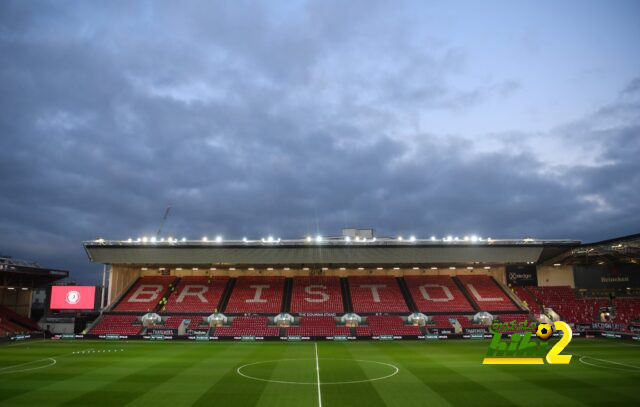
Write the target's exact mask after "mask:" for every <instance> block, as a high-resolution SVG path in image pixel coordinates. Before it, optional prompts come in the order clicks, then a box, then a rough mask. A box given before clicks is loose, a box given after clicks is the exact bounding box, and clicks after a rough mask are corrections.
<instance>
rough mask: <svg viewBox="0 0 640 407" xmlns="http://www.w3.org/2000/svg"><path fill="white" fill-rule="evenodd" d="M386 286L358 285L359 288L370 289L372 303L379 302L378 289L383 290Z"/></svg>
mask: <svg viewBox="0 0 640 407" xmlns="http://www.w3.org/2000/svg"><path fill="white" fill-rule="evenodd" d="M386 286H387V285H386V284H362V285H360V288H370V289H371V296H372V297H373V302H380V293H379V292H378V288H383V287H386Z"/></svg>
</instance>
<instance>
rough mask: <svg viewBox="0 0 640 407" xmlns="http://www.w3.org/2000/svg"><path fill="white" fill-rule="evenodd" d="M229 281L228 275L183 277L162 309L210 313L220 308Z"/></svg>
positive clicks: (166, 310) (165, 310)
mask: <svg viewBox="0 0 640 407" xmlns="http://www.w3.org/2000/svg"><path fill="white" fill-rule="evenodd" d="M228 281H229V278H228V277H191V276H189V277H182V278H181V279H180V282H179V283H178V286H177V287H176V289H175V290H174V291H173V293H172V294H171V295H170V296H169V299H168V302H167V305H166V306H165V307H164V309H163V310H162V311H164V312H189V313H191V312H203V313H209V314H210V313H212V312H214V311H215V310H216V309H217V308H218V304H219V303H220V298H221V297H222V293H224V289H225V287H226V285H227V282H228Z"/></svg>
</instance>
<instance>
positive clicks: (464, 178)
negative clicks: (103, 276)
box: [0, 0, 640, 282]
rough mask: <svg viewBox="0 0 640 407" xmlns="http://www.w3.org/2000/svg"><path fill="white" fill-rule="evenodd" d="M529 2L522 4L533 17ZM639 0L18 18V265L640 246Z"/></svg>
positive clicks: (7, 91)
mask: <svg viewBox="0 0 640 407" xmlns="http://www.w3.org/2000/svg"><path fill="white" fill-rule="evenodd" d="M516 3H517V4H516ZM638 21H640V3H639V2H637V1H614V2H604V1H583V0H580V1H546V2H545V1H530V2H513V1H504V2H461V3H458V2H453V1H446V2H445V1H435V2H425V1H417V2H396V1H388V2H377V1H317V2H316V1H312V2H306V1H291V2H244V1H225V2H214V1H204V2H193V1H187V2H167V3H163V2H160V1H136V2H132V1H122V2H117V1H110V2H91V1H89V2H87V1H80V2H72V1H65V2H60V1H57V2H43V1H29V2H27V1H8V0H4V1H1V2H0V151H1V152H2V158H1V159H0V253H4V254H7V255H12V256H14V257H20V258H27V259H33V260H37V261H39V262H40V263H41V264H43V265H47V266H49V267H59V268H68V269H70V270H71V271H72V275H73V277H74V279H76V280H78V281H82V282H96V281H97V276H98V275H99V272H98V270H100V269H101V267H100V266H99V265H92V264H90V263H89V262H88V261H87V260H86V255H85V253H84V250H83V249H82V246H81V242H82V241H83V240H88V239H94V238H96V237H99V236H100V237H104V238H108V239H126V238H128V237H134V238H135V237H137V236H143V235H154V234H155V232H156V231H157V229H158V227H159V226H160V222H161V218H162V215H163V213H164V210H165V208H166V207H167V206H168V205H171V206H172V208H173V209H172V214H171V217H170V218H169V220H168V221H167V223H166V225H165V227H164V233H163V234H164V235H172V236H177V237H182V236H186V237H188V238H200V237H202V236H203V235H207V236H215V235H218V234H220V235H222V236H224V237H225V238H241V237H243V236H247V237H249V238H260V237H263V236H267V235H269V234H271V235H274V236H279V237H282V238H298V237H302V236H305V235H306V234H308V233H314V234H315V233H322V234H326V235H329V234H337V233H339V230H340V228H342V227H373V228H375V229H376V230H377V233H378V234H379V235H390V236H396V235H399V234H402V235H409V234H415V235H417V236H431V235H437V236H443V235H447V234H453V235H460V236H462V235H464V234H473V233H475V234H479V235H482V236H491V237H494V238H501V237H516V238H519V237H524V236H534V237H539V238H574V239H579V240H583V241H594V240H599V239H605V238H609V237H614V236H619V235H625V234H631V233H637V232H640V24H638Z"/></svg>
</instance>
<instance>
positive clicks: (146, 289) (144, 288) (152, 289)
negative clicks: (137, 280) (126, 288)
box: [127, 284, 162, 302]
mask: <svg viewBox="0 0 640 407" xmlns="http://www.w3.org/2000/svg"><path fill="white" fill-rule="evenodd" d="M160 291H162V286H161V285H160V284H140V287H138V289H137V290H136V292H135V293H133V295H132V296H131V297H129V299H128V300H127V302H151V301H153V300H155V299H156V298H158V294H160ZM141 295H144V296H147V295H150V297H149V298H138V297H140V296H141Z"/></svg>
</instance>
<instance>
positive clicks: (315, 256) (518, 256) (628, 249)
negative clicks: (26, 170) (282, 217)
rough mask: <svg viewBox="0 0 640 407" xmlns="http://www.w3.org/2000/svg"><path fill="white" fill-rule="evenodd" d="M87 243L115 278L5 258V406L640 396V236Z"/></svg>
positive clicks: (351, 232)
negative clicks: (81, 275) (39, 302)
mask: <svg viewBox="0 0 640 407" xmlns="http://www.w3.org/2000/svg"><path fill="white" fill-rule="evenodd" d="M84 248H85V250H86V253H87V255H88V257H89V259H90V260H91V261H93V262H97V263H100V264H103V265H104V274H103V281H104V285H103V286H102V287H93V286H75V285H58V284H57V283H56V282H55V281H56V280H59V279H60V278H62V277H64V276H66V274H67V272H65V271H60V270H58V271H56V270H45V269H42V268H39V269H38V268H36V267H35V265H29V264H24V263H19V262H15V261H10V260H7V261H5V264H4V267H3V268H2V273H1V274H2V278H3V287H2V288H3V290H1V293H2V295H3V296H2V319H1V320H0V321H1V323H2V325H1V326H2V330H3V332H4V334H5V341H4V343H3V345H1V346H0V354H1V357H0V362H1V363H2V366H1V367H0V375H2V381H0V403H2V405H140V406H142V405H163V406H175V405H194V406H200V405H203V406H204V405H229V406H245V405H260V406H278V405H305V406H316V405H317V406H322V405H326V406H350V405H355V404H358V403H361V404H367V405H376V406H377V405H380V406H422V405H533V404H538V403H554V402H558V401H560V402H562V403H567V404H569V405H574V404H575V405H583V404H587V405H603V404H606V405H637V404H638V402H639V401H640V393H638V391H637V385H638V383H640V352H639V348H638V346H640V266H639V265H638V261H639V254H640V235H633V236H626V237H621V238H617V239H613V240H608V241H602V242H596V243H589V244H584V243H581V242H579V241H575V240H540V239H534V238H525V239H519V240H501V239H492V238H484V237H478V236H464V237H453V236H447V237H442V238H437V237H435V236H434V237H430V238H427V239H422V238H417V237H414V236H406V237H401V236H398V237H393V238H390V237H378V236H376V235H375V233H374V231H373V230H372V229H344V230H343V231H342V234H341V235H339V236H306V237H304V238H302V239H299V240H281V239H278V238H274V237H266V238H261V239H258V240H249V239H246V238H245V239H241V240H223V239H221V238H214V239H207V238H203V239H200V240H187V239H175V238H173V237H167V238H148V237H142V238H139V239H127V240H122V241H114V240H105V239H96V240H93V241H88V242H84ZM38 287H39V288H42V287H44V288H45V292H46V296H47V307H46V308H47V309H46V311H45V313H44V315H43V316H42V318H41V320H40V321H39V323H38V324H35V323H34V322H33V321H31V320H30V319H29V318H28V316H29V315H28V314H26V313H25V311H26V310H27V307H26V306H25V304H27V303H28V300H27V299H28V298H30V297H32V296H33V294H32V293H33V291H34V290H35V289H36V288H38ZM15 305H18V306H17V307H16V306H15ZM556 321H563V322H565V323H566V324H568V325H569V326H570V332H571V334H570V335H567V332H566V331H564V330H563V329H561V326H559V325H558V323H557V322H556ZM69 322H71V324H70V325H71V326H72V327H73V329H70V330H69V329H67V330H66V331H65V329H64V327H65V326H67V325H69V324H68V323H69ZM82 322H84V324H83V323H82ZM545 324H549V325H545ZM554 324H555V327H554V328H552V329H550V330H549V332H548V333H549V334H551V333H552V332H553V336H551V337H550V338H549V339H546V337H543V336H540V335H538V336H540V337H539V338H538V337H536V333H539V331H540V329H537V330H536V329H535V328H536V327H538V328H539V327H542V326H548V327H550V328H551V326H553V325H554ZM532 328H533V329H532ZM528 329H529V330H530V332H531V333H529V334H527V333H526V332H524V331H527V330H528ZM536 331H537V332H536ZM61 332H64V333H61ZM514 334H516V335H518V336H516V337H514ZM521 334H524V335H521ZM498 335H503V336H502V337H500V336H498ZM520 335H521V336H524V337H525V338H526V340H528V341H529V342H530V343H529V344H528V346H529V347H532V346H533V350H532V351H531V352H528V353H526V351H527V349H524V348H527V346H526V345H525V344H524V341H525V339H523V343H521V344H520V347H518V349H517V350H516V347H517V343H518V341H519V340H520V339H519V338H520ZM496 337H497V339H496ZM509 338H510V342H509ZM567 339H568V341H569V342H568V343H565V344H563V346H564V348H563V349H562V350H561V353H560V355H557V356H560V357H567V356H566V355H571V356H570V357H569V358H570V360H569V361H568V363H559V364H557V363H554V361H553V359H551V358H550V357H549V356H548V355H549V354H551V352H549V353H547V357H546V360H545V361H543V358H544V353H545V352H547V351H549V349H550V348H552V347H554V346H555V345H556V344H558V343H559V342H561V341H563V340H567ZM543 341H545V342H544V343H543ZM507 342H509V349H507V348H506V345H507ZM547 342H548V343H549V345H548V346H547V347H546V349H542V348H543V347H542V346H540V344H544V345H547ZM514 344H515V345H514ZM500 345H504V346H502V347H500ZM512 345H513V348H512ZM536 345H537V346H538V347H539V348H540V351H539V352H538V353H536V352H537V350H536V349H535V348H536ZM554 348H555V347H554ZM512 350H513V351H514V352H511V351H512ZM502 351H504V352H502ZM509 352H511V353H509ZM510 355H511V356H525V357H524V358H520V359H518V360H520V362H521V363H507V362H506V361H507V360H515V359H514V358H504V359H503V358H502V357H504V356H510ZM533 356H539V358H535V357H533ZM485 358H487V360H486V361H485ZM516 359H517V358H516ZM489 360H493V361H495V360H498V361H502V362H499V363H489V362H488V361H489ZM523 360H525V361H524V362H522V361H523ZM536 360H537V361H538V362H535V361H536ZM527 361H530V363H528V362H527Z"/></svg>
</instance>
